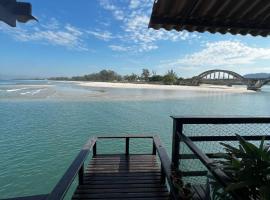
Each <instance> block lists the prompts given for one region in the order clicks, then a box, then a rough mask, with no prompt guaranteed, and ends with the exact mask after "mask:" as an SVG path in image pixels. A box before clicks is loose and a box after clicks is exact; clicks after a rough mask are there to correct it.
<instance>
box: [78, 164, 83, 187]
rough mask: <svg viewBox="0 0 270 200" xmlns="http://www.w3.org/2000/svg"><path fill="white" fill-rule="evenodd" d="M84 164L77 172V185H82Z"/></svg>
mask: <svg viewBox="0 0 270 200" xmlns="http://www.w3.org/2000/svg"><path fill="white" fill-rule="evenodd" d="M83 174H84V164H82V166H81V168H80V170H79V185H83Z"/></svg>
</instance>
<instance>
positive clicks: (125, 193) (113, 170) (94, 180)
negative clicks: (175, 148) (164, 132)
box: [73, 155, 169, 200]
mask: <svg viewBox="0 0 270 200" xmlns="http://www.w3.org/2000/svg"><path fill="white" fill-rule="evenodd" d="M160 178H161V170H160V166H159V164H158V162H157V160H156V156H155V155H129V156H126V155H97V156H96V157H94V158H93V159H92V160H91V161H90V163H89V165H88V166H87V168H86V169H85V174H84V184H83V185H80V186H78V187H77V189H76V191H75V193H74V195H73V199H132V200H135V199H140V200H142V199H146V200H147V199H149V200H150V199H151V200H152V199H156V200H158V199H160V200H163V199H164V200H165V199H169V192H168V190H167V187H166V185H164V184H161V182H160Z"/></svg>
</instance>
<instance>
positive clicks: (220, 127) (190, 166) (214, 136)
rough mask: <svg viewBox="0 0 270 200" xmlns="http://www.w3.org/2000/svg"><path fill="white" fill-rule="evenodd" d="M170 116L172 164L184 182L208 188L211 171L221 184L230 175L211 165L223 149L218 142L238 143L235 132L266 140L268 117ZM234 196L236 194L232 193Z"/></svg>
mask: <svg viewBox="0 0 270 200" xmlns="http://www.w3.org/2000/svg"><path fill="white" fill-rule="evenodd" d="M172 118H173V139H172V168H173V170H180V171H181V172H182V175H183V179H184V182H188V183H191V184H201V185H205V187H206V188H208V186H209V184H208V186H207V183H208V181H209V178H208V176H209V175H211V176H213V177H214V178H215V180H216V181H217V182H218V183H219V184H220V185H221V186H222V187H223V188H225V187H227V186H228V184H230V181H231V179H230V177H227V175H226V174H225V173H224V172H223V171H221V170H220V169H217V168H216V167H214V166H213V162H214V161H215V160H219V159H221V153H225V151H224V149H223V147H222V145H221V144H220V143H219V142H223V143H227V144H230V145H235V146H237V145H238V140H237V137H236V135H235V134H239V135H242V136H243V137H244V138H245V139H246V140H251V141H252V142H254V143H259V142H258V141H259V140H261V139H262V138H263V137H265V140H270V117H238V116H236V117H235V116H228V117H217V116H211V117H194V116H191V117H187V116H176V117H172ZM232 195H233V196H234V197H235V199H240V197H239V194H237V193H232Z"/></svg>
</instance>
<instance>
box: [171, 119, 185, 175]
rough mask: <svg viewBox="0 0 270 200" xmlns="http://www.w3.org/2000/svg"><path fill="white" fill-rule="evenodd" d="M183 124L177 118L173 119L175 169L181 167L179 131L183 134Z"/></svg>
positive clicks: (173, 166) (173, 164) (173, 158)
mask: <svg viewBox="0 0 270 200" xmlns="http://www.w3.org/2000/svg"><path fill="white" fill-rule="evenodd" d="M182 131H183V124H182V123H180V122H179V121H178V120H177V119H173V135H172V168H173V169H174V170H176V169H178V167H179V158H180V157H179V150H180V137H179V135H178V134H177V133H179V134H182Z"/></svg>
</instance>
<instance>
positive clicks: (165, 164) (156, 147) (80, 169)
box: [47, 135, 177, 200]
mask: <svg viewBox="0 0 270 200" xmlns="http://www.w3.org/2000/svg"><path fill="white" fill-rule="evenodd" d="M138 138H144V139H152V140H153V148H152V155H156V153H157V154H158V157H159V159H160V164H161V183H162V184H165V182H166V180H167V183H168V186H169V189H170V194H171V197H172V198H173V199H177V194H176V191H175V189H174V187H173V183H172V181H171V160H170V159H169V156H168V154H167V152H166V149H165V147H164V146H163V145H162V143H161V141H160V139H159V137H158V136H145V135H126V136H100V137H97V138H92V139H90V140H89V141H88V142H87V144H86V145H85V146H84V147H83V149H82V150H81V151H80V153H79V154H78V155H77V157H76V158H75V160H74V161H73V162H72V164H71V165H70V167H69V168H68V170H67V171H66V172H65V174H64V175H63V177H62V178H61V180H60V181H59V182H58V183H57V184H56V186H55V188H54V189H53V191H52V192H51V193H50V194H49V195H48V197H47V200H55V199H63V198H64V197H65V195H66V193H67V191H68V190H69V188H70V186H71V184H72V182H73V181H74V179H75V177H76V176H77V175H78V177H79V183H78V184H79V185H82V184H83V176H84V162H85V160H86V158H87V156H88V155H89V152H90V151H93V156H96V155H97V140H104V139H125V155H126V156H128V155H129V154H130V150H129V144H130V140H131V139H138ZM133 155H134V154H133Z"/></svg>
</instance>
